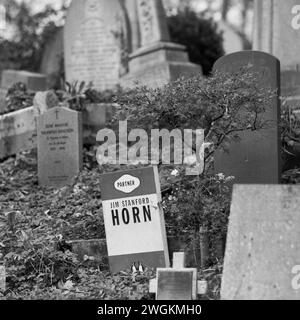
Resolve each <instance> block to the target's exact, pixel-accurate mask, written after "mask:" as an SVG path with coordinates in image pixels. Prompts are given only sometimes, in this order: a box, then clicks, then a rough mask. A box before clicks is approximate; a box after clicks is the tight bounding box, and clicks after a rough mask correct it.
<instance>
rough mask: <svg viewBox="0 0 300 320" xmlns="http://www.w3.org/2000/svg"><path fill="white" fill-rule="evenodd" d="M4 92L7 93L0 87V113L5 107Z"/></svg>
mask: <svg viewBox="0 0 300 320" xmlns="http://www.w3.org/2000/svg"><path fill="white" fill-rule="evenodd" d="M6 94H7V90H6V89H2V88H0V113H1V111H3V110H4V109H5V107H6Z"/></svg>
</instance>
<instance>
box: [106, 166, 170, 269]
mask: <svg viewBox="0 0 300 320" xmlns="http://www.w3.org/2000/svg"><path fill="white" fill-rule="evenodd" d="M100 183H101V198H102V205H103V215H104V223H105V233H106V241H107V250H108V257H109V264H110V270H111V272H112V273H116V272H119V271H121V270H126V269H130V267H131V266H132V264H133V263H136V264H138V263H139V262H141V263H142V264H143V265H146V266H148V267H152V268H157V267H168V266H169V256H168V247H167V239H166V230H165V223H164V216H163V212H162V208H161V205H160V202H161V193H160V185H159V177H158V170H157V167H148V168H143V169H136V170H129V171H119V172H113V173H108V174H104V175H102V176H101V178H100Z"/></svg>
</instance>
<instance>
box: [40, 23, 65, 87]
mask: <svg viewBox="0 0 300 320" xmlns="http://www.w3.org/2000/svg"><path fill="white" fill-rule="evenodd" d="M63 47H64V41H63V27H60V28H59V29H57V31H56V32H55V33H54V34H53V35H52V37H51V38H50V39H49V40H48V42H47V44H46V45H45V49H44V50H43V57H42V62H41V66H40V72H41V73H42V74H45V75H46V77H47V86H48V88H51V89H52V88H54V87H57V86H58V85H59V83H60V79H61V77H62V69H63V68H62V65H63V57H64V48H63Z"/></svg>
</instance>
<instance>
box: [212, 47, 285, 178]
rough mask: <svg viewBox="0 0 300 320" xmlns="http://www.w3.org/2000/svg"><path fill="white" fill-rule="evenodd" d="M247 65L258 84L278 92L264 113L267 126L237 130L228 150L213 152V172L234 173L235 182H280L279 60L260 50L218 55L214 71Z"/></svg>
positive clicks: (236, 70)
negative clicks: (255, 74) (258, 75)
mask: <svg viewBox="0 0 300 320" xmlns="http://www.w3.org/2000/svg"><path fill="white" fill-rule="evenodd" d="M246 66H251V70H250V71H253V72H256V73H259V74H260V79H258V84H259V85H260V86H264V87H266V88H270V89H271V90H273V91H276V90H277V92H278V95H277V96H275V97H274V100H273V101H272V104H271V106H270V108H268V110H266V112H265V114H264V120H268V121H269V124H268V128H265V129H262V130H258V131H251V132H248V131H247V132H241V133H240V134H239V137H240V139H241V140H240V141H239V142H232V143H231V145H230V146H229V153H224V152H223V151H219V152H217V153H216V155H215V171H216V173H224V174H225V175H228V176H234V177H235V180H234V182H235V183H246V184H247V183H264V184H268V183H279V182H280V173H281V168H280V137H279V129H278V124H279V120H280V102H279V98H278V97H279V95H280V63H279V61H278V60H277V59H276V58H275V57H273V56H271V55H269V54H267V53H263V52H258V51H241V52H237V53H233V54H230V55H227V56H224V57H222V58H220V59H219V60H218V61H217V62H216V64H215V66H214V70H216V71H218V72H224V73H236V72H238V71H239V70H240V69H241V68H242V67H246Z"/></svg>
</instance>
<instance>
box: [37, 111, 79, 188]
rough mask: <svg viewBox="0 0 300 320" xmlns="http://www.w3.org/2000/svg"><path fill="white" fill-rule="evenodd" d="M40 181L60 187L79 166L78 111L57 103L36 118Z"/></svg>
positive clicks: (70, 178) (40, 182)
mask: <svg viewBox="0 0 300 320" xmlns="http://www.w3.org/2000/svg"><path fill="white" fill-rule="evenodd" d="M37 141H38V177H39V184H40V185H44V186H53V187H62V186H65V185H66V184H69V183H72V181H73V179H74V177H75V176H76V175H77V174H78V173H79V171H80V170H81V168H82V120H81V113H78V112H76V111H73V110H70V109H67V108H62V107H56V108H52V109H50V110H49V111H48V112H46V113H44V114H42V115H41V116H40V117H39V118H38V120H37Z"/></svg>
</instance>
